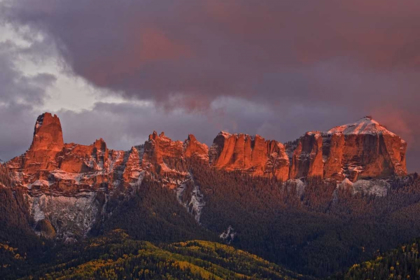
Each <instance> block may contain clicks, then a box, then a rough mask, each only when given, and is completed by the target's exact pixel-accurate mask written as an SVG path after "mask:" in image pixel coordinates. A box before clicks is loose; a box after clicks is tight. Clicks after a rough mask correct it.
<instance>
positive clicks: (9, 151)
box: [0, 0, 420, 171]
mask: <svg viewBox="0 0 420 280" xmlns="http://www.w3.org/2000/svg"><path fill="white" fill-rule="evenodd" d="M419 13H420V1H418V0H404V1H395V0H370V1H365V0H352V1H332V0H300V1H277V0H265V1H256V0H252V1H251V0H240V1H239V0H237V1H236V0H232V1H222V0H201V1H195V0H177V1H173V0H168V1H165V0H162V1H152V0H139V1H125V0H121V1H111V0H107V1H99V0H92V1H64V0H20V1H9V0H0V118H1V122H0V131H1V133H0V158H1V159H3V160H8V159H10V158H12V157H14V156H17V155H20V154H22V153H23V152H25V150H26V149H27V148H28V147H29V145H30V143H31V141H32V134H33V126H34V123H35V120H36V117H37V116H38V115H39V114H41V113H43V112H45V111H48V112H52V113H55V114H58V116H59V117H60V119H61V122H62V126H63V134H64V140H65V141H66V142H75V143H80V144H91V143H93V142H94V141H95V139H98V138H103V139H104V140H105V141H106V142H107V144H108V147H110V148H113V149H123V150H128V149H130V147H131V146H133V145H138V144H141V143H143V142H144V141H145V140H146V139H147V137H148V135H149V134H150V133H152V132H153V131H154V130H156V131H158V132H161V131H165V134H166V135H168V136H169V137H171V138H172V139H176V140H184V139H186V138H187V135H188V134H190V133H192V134H194V135H195V136H196V137H197V139H198V140H199V141H201V142H204V143H206V144H209V145H210V144H211V143H212V140H213V138H214V137H215V136H216V135H217V133H218V132H219V131H221V130H224V131H228V132H231V133H248V134H259V135H261V136H263V137H265V138H266V139H276V140H278V141H281V142H286V141H290V140H294V139H296V138H298V137H300V136H301V135H303V134H304V133H305V132H306V131H312V130H319V131H325V130H328V129H330V128H332V127H334V126H337V125H341V124H345V123H352V122H355V121H357V120H358V119H360V118H362V117H364V116H366V115H372V116H373V118H374V119H376V120H377V121H379V122H380V123H381V124H383V125H385V126H386V127H388V128H389V129H390V130H391V131H393V132H395V133H397V134H399V135H400V136H401V137H402V138H403V139H405V140H406V141H407V142H408V157H407V166H408V169H409V171H419V170H420V161H419V160H418V157H419V156H420V144H419V142H420V113H419V109H418V106H419V103H420V82H419V81H420V33H419V32H418V30H420V17H419V16H418V15H419Z"/></svg>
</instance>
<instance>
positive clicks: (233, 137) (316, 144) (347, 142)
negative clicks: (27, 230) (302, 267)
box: [6, 113, 407, 194]
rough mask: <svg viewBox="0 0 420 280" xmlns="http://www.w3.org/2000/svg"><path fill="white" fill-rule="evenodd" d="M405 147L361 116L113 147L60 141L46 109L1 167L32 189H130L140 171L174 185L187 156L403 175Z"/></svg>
mask: <svg viewBox="0 0 420 280" xmlns="http://www.w3.org/2000/svg"><path fill="white" fill-rule="evenodd" d="M406 148H407V144H406V142H405V141H404V140H402V139H401V138H400V137H398V136H397V135H395V134H394V133H392V132H390V131H388V130H387V129H386V128H385V127H383V126H382V125H380V124H379V123H378V122H376V121H374V120H372V118H370V117H365V118H363V119H361V120H359V121H358V122H356V123H353V124H348V125H343V126H338V127H335V128H333V129H331V130H329V131H328V132H324V133H322V132H308V133H306V134H305V135H304V136H302V137H301V138H299V139H298V140H296V141H293V142H288V143H286V144H285V145H283V144H281V143H279V142H277V141H274V140H271V141H270V140H265V139H264V138H262V137H261V136H258V135H256V136H255V137H251V136H249V135H246V134H229V133H226V132H221V133H219V134H218V135H217V137H216V138H215V139H214V141H213V145H212V146H211V148H210V149H209V148H208V147H207V145H205V144H202V143H200V142H199V141H197V139H196V138H195V137H194V135H189V136H188V138H187V139H186V140H185V141H184V142H181V141H173V140H171V139H170V138H169V137H167V136H165V134H164V133H163V132H162V133H161V134H159V135H158V134H157V133H156V132H153V133H152V134H151V135H150V136H149V139H148V140H147V141H146V142H145V143H144V145H138V146H135V147H133V148H131V150H129V151H118V150H110V149H108V147H107V145H106V143H105V141H104V140H103V139H99V140H96V141H95V142H94V143H93V144H91V145H79V144H74V143H70V144H64V143H63V133H62V129H61V124H60V120H59V119H58V117H56V116H53V115H51V114H49V113H45V114H43V115H41V116H39V117H38V119H37V121H36V124H35V129H34V138H33V141H32V145H31V147H30V148H29V150H28V151H27V152H26V153H25V154H23V155H21V156H19V157H16V158H14V159H12V160H10V161H9V162H7V163H6V166H7V168H8V169H9V170H10V172H11V174H12V175H13V179H14V181H15V183H16V185H18V186H24V187H27V189H28V190H30V191H31V192H35V193H36V192H38V193H42V192H44V193H45V192H49V193H57V192H58V193H65V194H71V193H76V192H79V191H86V190H98V189H113V188H116V187H122V188H129V187H133V186H136V185H138V184H139V183H141V179H142V178H143V176H144V175H145V174H146V173H147V174H149V175H151V176H153V178H155V179H156V180H160V182H162V184H163V185H164V186H168V187H170V188H172V187H176V186H177V185H179V184H180V183H181V182H183V181H184V180H186V179H187V178H188V176H190V175H191V174H190V173H189V171H190V170H188V159H190V158H194V159H198V160H199V161H200V162H201V164H203V165H205V166H210V167H213V168H216V169H219V170H225V171H239V172H243V173H244V174H249V175H252V176H264V177H270V178H277V179H279V180H283V181H285V180H288V179H298V178H299V179H307V178H312V177H319V178H324V179H333V180H337V181H342V180H343V179H344V178H348V179H349V180H351V181H353V182H354V181H355V180H357V179H360V178H371V177H387V176H391V175H405V174H407V170H406V162H405V155H406Z"/></svg>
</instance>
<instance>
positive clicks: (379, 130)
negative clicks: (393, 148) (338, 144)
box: [328, 116, 397, 136]
mask: <svg viewBox="0 0 420 280" xmlns="http://www.w3.org/2000/svg"><path fill="white" fill-rule="evenodd" d="M328 133H329V134H334V133H342V134H345V135H352V134H355V135H360V134H370V135H376V134H385V135H391V136H397V135H396V134H394V133H392V132H391V131H389V130H388V129H387V128H386V127H385V126H383V125H381V124H380V123H379V122H377V121H375V120H374V119H373V118H372V116H365V117H363V118H361V119H360V120H358V121H357V122H355V123H350V124H345V125H340V126H337V127H334V128H332V129H330V130H329V131H328Z"/></svg>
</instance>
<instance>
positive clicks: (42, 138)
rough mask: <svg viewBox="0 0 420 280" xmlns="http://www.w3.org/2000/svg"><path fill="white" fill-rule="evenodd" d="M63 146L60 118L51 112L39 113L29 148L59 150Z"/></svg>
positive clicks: (33, 149)
mask: <svg viewBox="0 0 420 280" xmlns="http://www.w3.org/2000/svg"><path fill="white" fill-rule="evenodd" d="M63 146H64V140H63V131H62V129H61V122H60V119H59V118H58V117H57V116H56V115H52V114H51V113H44V114H42V115H40V116H39V117H38V118H37V120H36V123H35V128H34V137H33V140H32V145H31V148H30V150H32V151H37V150H50V151H61V149H62V148H63Z"/></svg>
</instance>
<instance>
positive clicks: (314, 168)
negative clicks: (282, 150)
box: [290, 132, 324, 179]
mask: <svg viewBox="0 0 420 280" xmlns="http://www.w3.org/2000/svg"><path fill="white" fill-rule="evenodd" d="M302 177H321V178H323V177H324V163H323V158H322V136H321V133H320V132H308V133H306V134H305V136H303V137H301V138H300V139H299V141H298V145H297V147H296V149H295V150H294V152H293V158H292V165H291V167H290V179H298V178H302Z"/></svg>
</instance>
